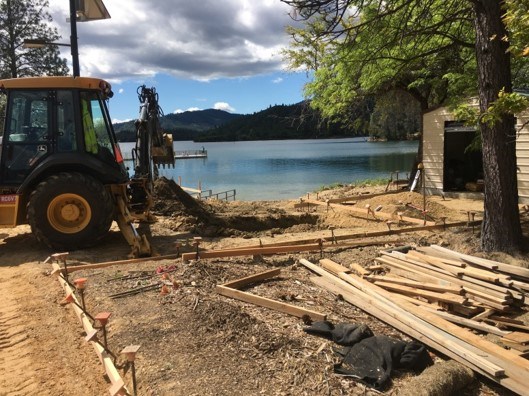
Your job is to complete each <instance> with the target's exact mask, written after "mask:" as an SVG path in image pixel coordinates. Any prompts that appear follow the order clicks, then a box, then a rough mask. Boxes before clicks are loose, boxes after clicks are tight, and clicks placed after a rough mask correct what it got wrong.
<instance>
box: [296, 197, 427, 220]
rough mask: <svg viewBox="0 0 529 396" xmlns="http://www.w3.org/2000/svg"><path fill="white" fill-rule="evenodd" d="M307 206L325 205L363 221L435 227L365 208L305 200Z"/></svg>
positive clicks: (408, 218) (413, 218)
mask: <svg viewBox="0 0 529 396" xmlns="http://www.w3.org/2000/svg"><path fill="white" fill-rule="evenodd" d="M305 203H307V204H313V205H325V206H328V207H329V208H333V209H334V208H336V209H340V210H344V211H346V212H351V213H354V214H356V215H357V216H361V217H362V218H364V219H367V220H382V219H384V220H395V221H404V222H407V223H414V224H422V225H425V226H427V225H429V226H433V225H436V223H435V221H425V220H424V219H417V218H415V217H409V216H398V215H394V214H391V213H384V212H374V211H373V210H372V209H371V210H368V209H367V208H355V207H352V206H345V205H339V204H332V203H330V202H329V203H328V202H321V201H314V200H307V201H305Z"/></svg>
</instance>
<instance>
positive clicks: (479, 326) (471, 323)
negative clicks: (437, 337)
mask: <svg viewBox="0 0 529 396" xmlns="http://www.w3.org/2000/svg"><path fill="white" fill-rule="evenodd" d="M423 308H424V309H427V310H428V311H430V312H433V313H435V314H436V315H437V316H440V317H441V318H443V319H446V320H448V321H449V322H452V323H457V324H460V325H462V326H465V327H468V328H470V329H474V330H479V331H482V332H484V333H490V334H494V335H497V336H505V335H508V334H510V332H509V331H504V330H500V329H498V328H497V327H495V326H490V325H488V324H485V323H481V322H477V321H475V320H472V319H467V318H462V317H460V316H457V315H452V314H450V313H448V312H442V311H438V310H433V309H431V308H430V307H423Z"/></svg>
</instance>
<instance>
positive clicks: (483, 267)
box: [300, 245, 529, 394]
mask: <svg viewBox="0 0 529 396" xmlns="http://www.w3.org/2000/svg"><path fill="white" fill-rule="evenodd" d="M375 261H376V265H375V266H373V267H369V268H367V269H366V268H363V267H361V266H359V265H354V264H353V265H351V266H350V267H351V268H347V267H345V266H342V265H340V264H338V263H335V262H333V261H331V260H327V259H322V260H320V264H321V266H317V265H315V264H313V263H310V262H309V261H307V260H301V261H300V262H301V264H303V265H305V266H306V267H308V268H309V269H311V270H312V271H314V272H316V273H317V274H319V275H320V276H319V277H313V278H311V280H312V281H313V282H314V283H316V284H317V285H319V286H321V287H323V288H326V289H327V290H329V291H331V292H333V293H335V294H338V295H341V296H342V297H343V298H344V299H345V300H346V301H348V302H350V303H351V304H353V305H355V306H357V307H358V308H360V309H362V310H364V311H366V312H368V313H370V314H372V315H374V316H375V317H377V318H379V319H380V320H382V321H385V322H386V323H388V324H390V325H391V326H393V327H395V328H397V329H399V330H401V331H402V332H404V333H406V334H408V335H409V336H410V337H413V338H415V339H417V340H419V341H422V342H424V343H425V344H427V345H429V346H430V347H431V348H433V349H436V350H437V351H439V352H441V353H443V354H445V355H447V356H449V357H451V358H453V359H455V360H457V361H459V362H461V363H463V364H465V365H467V366H468V367H470V368H472V369H473V370H474V371H476V372H478V373H480V374H482V375H484V376H486V377H488V378H490V379H492V380H494V381H495V382H497V383H499V384H501V385H503V386H505V387H506V388H508V389H510V390H512V391H514V392H516V393H518V394H527V393H528V388H527V385H526V384H527V378H528V375H529V360H527V359H525V352H528V351H529V327H528V326H526V325H525V324H524V322H522V321H519V320H516V319H513V318H512V317H510V316H509V315H510V314H511V313H518V314H519V313H520V310H521V309H523V307H524V306H525V300H524V292H525V291H529V283H528V281H529V270H528V269H525V268H521V267H517V266H512V265H508V264H504V263H500V262H495V261H491V260H486V259H482V258H478V257H473V256H468V255H464V254H460V253H457V252H454V251H451V250H448V249H445V248H442V247H440V246H434V245H433V246H430V247H428V248H417V250H410V251H408V252H407V253H402V252H399V251H391V252H388V251H384V252H381V256H380V257H377V258H376V260H375ZM354 272H356V273H357V274H355V273H354ZM377 273H378V274H377ZM380 273H383V274H384V275H380ZM461 326H464V327H461ZM469 328H470V329H472V330H469ZM476 331H479V332H480V333H483V332H485V333H490V334H493V335H495V336H498V337H500V338H499V342H501V344H497V343H495V342H492V341H489V340H487V339H485V338H484V337H483V335H481V334H476V333H475V332H476ZM493 338H496V337H493Z"/></svg>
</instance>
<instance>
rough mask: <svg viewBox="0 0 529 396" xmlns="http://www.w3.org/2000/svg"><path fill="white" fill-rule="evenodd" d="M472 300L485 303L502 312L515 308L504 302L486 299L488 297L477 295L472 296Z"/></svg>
mask: <svg viewBox="0 0 529 396" xmlns="http://www.w3.org/2000/svg"><path fill="white" fill-rule="evenodd" d="M472 300H473V301H477V302H480V303H481V304H484V305H486V306H488V307H492V308H494V309H496V310H497V311H500V312H510V311H512V310H513V308H512V307H511V306H509V305H503V304H498V303H495V302H493V301H491V300H489V299H486V298H481V297H477V296H472Z"/></svg>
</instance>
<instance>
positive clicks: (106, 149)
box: [81, 92, 115, 161]
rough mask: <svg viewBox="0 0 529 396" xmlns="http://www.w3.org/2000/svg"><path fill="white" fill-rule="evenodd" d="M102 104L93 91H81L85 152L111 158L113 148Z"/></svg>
mask: <svg viewBox="0 0 529 396" xmlns="http://www.w3.org/2000/svg"><path fill="white" fill-rule="evenodd" d="M104 114H105V113H104V104H103V103H102V102H101V100H100V98H99V96H98V95H97V93H95V92H82V93H81V115H82V125H83V133H84V145H85V150H86V152H88V153H90V154H94V155H97V156H98V157H100V158H101V159H104V160H110V159H111V160H113V161H115V158H114V154H113V152H114V150H113V146H112V140H111V138H110V134H109V130H108V127H107V120H106V118H105V115H104Z"/></svg>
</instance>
